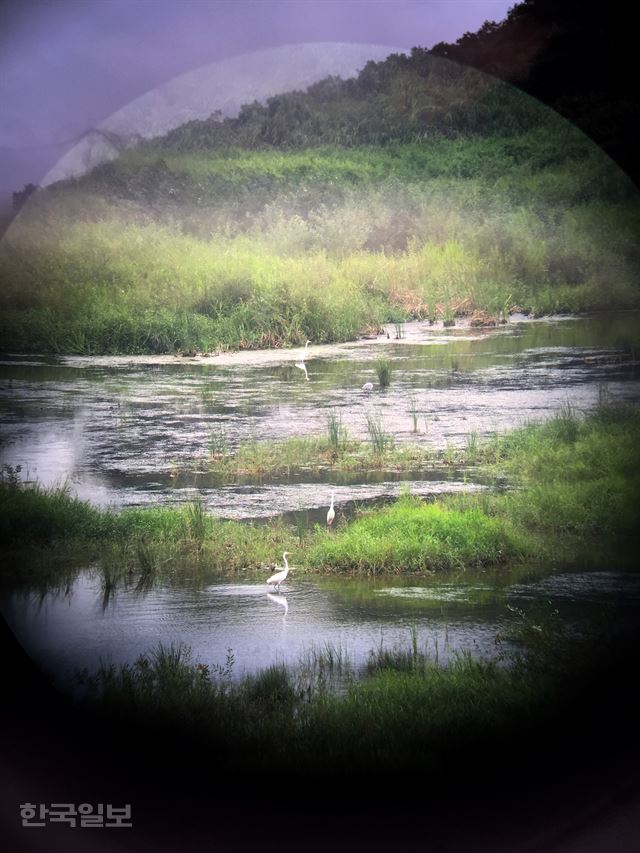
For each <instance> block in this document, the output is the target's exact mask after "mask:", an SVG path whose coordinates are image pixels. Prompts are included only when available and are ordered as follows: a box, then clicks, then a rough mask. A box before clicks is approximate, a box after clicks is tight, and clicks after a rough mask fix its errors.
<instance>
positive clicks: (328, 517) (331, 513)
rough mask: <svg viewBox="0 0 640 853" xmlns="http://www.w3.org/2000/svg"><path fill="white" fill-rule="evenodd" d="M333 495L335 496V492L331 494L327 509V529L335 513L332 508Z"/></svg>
mask: <svg viewBox="0 0 640 853" xmlns="http://www.w3.org/2000/svg"><path fill="white" fill-rule="evenodd" d="M334 495H335V492H331V506H330V507H329V512H328V513H327V526H328V527H331V525H332V524H333V519H334V518H335V517H336V511H335V509H334V508H333V498H334Z"/></svg>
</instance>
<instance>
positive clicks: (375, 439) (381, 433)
mask: <svg viewBox="0 0 640 853" xmlns="http://www.w3.org/2000/svg"><path fill="white" fill-rule="evenodd" d="M367 430H368V432H369V439H370V441H371V446H372V448H373V452H374V454H376V455H377V456H382V455H383V454H384V453H385V452H386V451H387V450H388V449H390V448H391V447H392V446H393V436H392V435H389V433H388V432H385V430H384V427H383V425H382V420H381V418H380V417H378V416H376V415H374V414H372V413H371V412H370V413H369V414H368V415H367Z"/></svg>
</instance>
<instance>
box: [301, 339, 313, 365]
mask: <svg viewBox="0 0 640 853" xmlns="http://www.w3.org/2000/svg"><path fill="white" fill-rule="evenodd" d="M310 343H311V341H307V342H306V344H305V345H304V350H303V352H302V356H301V357H300V360H301V361H304V360H305V358H306V357H307V350H308V349H309V344H310Z"/></svg>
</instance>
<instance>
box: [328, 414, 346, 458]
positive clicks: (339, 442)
mask: <svg viewBox="0 0 640 853" xmlns="http://www.w3.org/2000/svg"><path fill="white" fill-rule="evenodd" d="M327 436H328V439H329V446H330V447H331V449H332V450H333V451H334V453H335V454H336V455H337V454H338V453H340V451H342V450H344V448H345V447H346V443H347V429H346V427H343V425H342V415H341V414H340V413H339V412H336V411H335V409H331V411H329V412H327Z"/></svg>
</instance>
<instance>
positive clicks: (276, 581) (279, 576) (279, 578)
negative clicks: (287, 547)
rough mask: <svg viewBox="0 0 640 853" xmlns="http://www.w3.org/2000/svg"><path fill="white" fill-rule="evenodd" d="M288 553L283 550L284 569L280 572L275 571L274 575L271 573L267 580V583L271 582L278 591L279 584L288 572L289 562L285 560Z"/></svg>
mask: <svg viewBox="0 0 640 853" xmlns="http://www.w3.org/2000/svg"><path fill="white" fill-rule="evenodd" d="M288 553H289V552H288V551H285V552H284V554H283V555H282V559H283V560H284V569H283V570H282V571H281V572H276V573H275V575H271V577H270V578H269V580H268V581H267V583H268V584H273V585H274V586H275V588H276V589H277V590H278V591H280V584H281V583H282V581H283V580H284V579H285V578H286V576H287V575H288V574H289V563H288V562H287V554H288Z"/></svg>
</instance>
